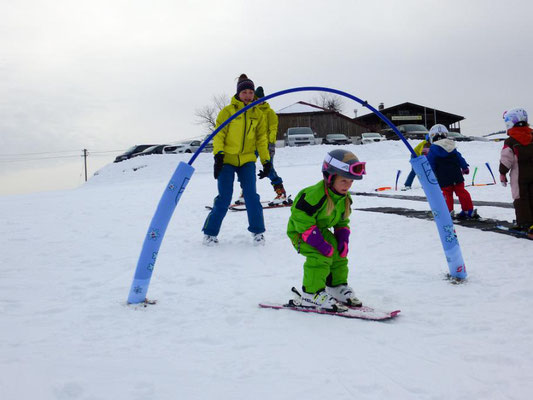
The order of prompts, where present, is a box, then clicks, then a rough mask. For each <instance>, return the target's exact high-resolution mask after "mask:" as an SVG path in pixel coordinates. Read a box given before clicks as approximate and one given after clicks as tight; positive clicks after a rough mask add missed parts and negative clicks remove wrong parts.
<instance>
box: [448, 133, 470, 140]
mask: <svg viewBox="0 0 533 400" xmlns="http://www.w3.org/2000/svg"><path fill="white" fill-rule="evenodd" d="M448 139H452V140H455V141H456V142H471V141H473V140H474V139H472V138H471V137H470V136H465V135H462V134H460V133H459V132H448Z"/></svg>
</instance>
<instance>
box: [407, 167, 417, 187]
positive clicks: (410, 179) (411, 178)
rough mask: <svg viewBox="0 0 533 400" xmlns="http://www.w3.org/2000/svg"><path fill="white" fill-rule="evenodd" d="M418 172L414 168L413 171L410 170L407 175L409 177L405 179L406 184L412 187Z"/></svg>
mask: <svg viewBox="0 0 533 400" xmlns="http://www.w3.org/2000/svg"><path fill="white" fill-rule="evenodd" d="M415 176H416V172H415V170H414V169H412V168H411V172H409V175H407V179H406V180H405V184H404V186H409V187H411V186H412V185H413V181H414V180H415Z"/></svg>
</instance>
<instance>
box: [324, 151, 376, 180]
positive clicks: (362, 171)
mask: <svg viewBox="0 0 533 400" xmlns="http://www.w3.org/2000/svg"><path fill="white" fill-rule="evenodd" d="M324 162H325V163H327V164H329V165H331V166H332V167H335V168H338V169H340V170H342V171H345V172H348V173H350V174H352V175H353V176H363V175H366V162H364V161H357V162H354V163H353V164H348V163H345V162H342V161H339V160H337V159H336V158H333V157H331V156H330V155H329V154H327V155H326V157H325V158H324Z"/></svg>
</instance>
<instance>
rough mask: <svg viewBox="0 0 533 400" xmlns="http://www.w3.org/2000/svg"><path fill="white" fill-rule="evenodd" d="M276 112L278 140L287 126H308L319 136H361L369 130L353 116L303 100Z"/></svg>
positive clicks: (281, 137) (281, 138)
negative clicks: (338, 134) (335, 134)
mask: <svg viewBox="0 0 533 400" xmlns="http://www.w3.org/2000/svg"><path fill="white" fill-rule="evenodd" d="M276 114H277V115H278V119H279V126H278V140H283V138H284V136H283V135H284V134H285V132H287V129H288V128H293V127H298V126H306V127H310V128H311V129H312V130H313V132H316V134H317V136H318V137H320V138H324V137H326V135H327V134H330V133H343V134H345V135H346V136H348V137H352V136H361V133H364V132H368V131H369V130H368V128H367V127H366V126H364V125H363V124H361V123H359V122H358V121H356V120H354V119H353V118H350V117H347V116H346V115H343V114H341V113H338V112H336V111H332V110H328V109H327V108H323V107H319V106H317V105H314V104H310V103H306V102H304V101H299V102H297V103H294V104H292V105H290V106H288V107H285V108H282V109H281V110H279V111H278V112H277V113H276Z"/></svg>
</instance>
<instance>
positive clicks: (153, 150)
mask: <svg viewBox="0 0 533 400" xmlns="http://www.w3.org/2000/svg"><path fill="white" fill-rule="evenodd" d="M165 146H168V145H166V144H156V145H154V146H150V147H147V148H146V149H144V150H142V151H139V152H137V153H133V154H132V155H131V157H132V158H133V157H138V156H147V155H149V154H163V148H164V147H165Z"/></svg>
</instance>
